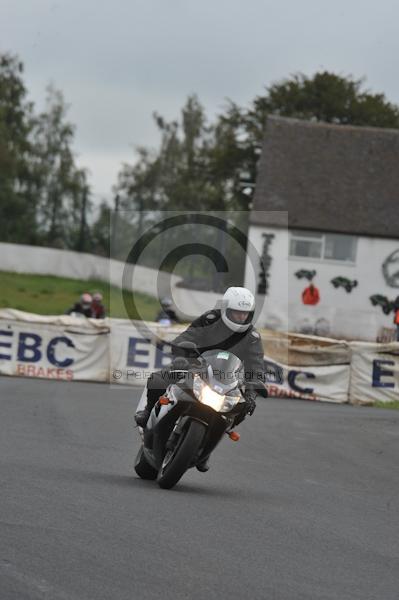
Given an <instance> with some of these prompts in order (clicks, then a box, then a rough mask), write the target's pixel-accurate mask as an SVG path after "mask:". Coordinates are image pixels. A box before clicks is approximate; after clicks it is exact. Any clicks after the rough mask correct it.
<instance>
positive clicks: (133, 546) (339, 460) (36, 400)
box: [0, 377, 399, 600]
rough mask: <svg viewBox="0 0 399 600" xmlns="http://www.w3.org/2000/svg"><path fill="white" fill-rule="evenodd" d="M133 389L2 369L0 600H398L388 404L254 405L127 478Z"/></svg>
mask: <svg viewBox="0 0 399 600" xmlns="http://www.w3.org/2000/svg"><path fill="white" fill-rule="evenodd" d="M138 396H139V391H138V390H134V389H130V390H129V389H127V388H117V387H116V386H114V387H110V386H107V385H101V384H93V383H66V382H62V383H59V382H52V381H39V380H29V379H15V378H7V377H1V378H0V415H1V418H0V478H1V499H0V599H1V600H42V599H46V600H47V599H48V600H77V599H79V600H103V599H104V600H125V599H126V600H136V599H138V600H139V599H140V600H155V599H158V598H159V599H162V600H169V599H170V600H172V599H173V600H180V599H183V598H187V599H189V600H213V599H217V600H221V599H224V598H226V599H227V598H228V599H229V600H235V599H237V600H238V599H240V600H242V599H243V598H251V599H267V600H291V599H292V600H302V599H303V600H313V599H315V600H316V599H317V600H333V599H334V600H358V599H359V600H397V599H398V598H399V412H398V411H393V410H381V409H372V408H355V407H350V406H339V405H332V404H318V403H312V402H302V401H297V400H284V399H269V400H261V401H259V403H258V407H257V410H256V412H255V414H254V416H253V417H251V418H248V419H247V420H246V421H245V423H243V425H242V426H241V429H240V431H241V440H240V442H238V443H233V442H231V441H230V440H228V439H227V438H226V439H225V440H224V441H223V442H222V444H221V445H220V446H219V447H218V448H217V449H216V451H215V453H214V455H213V457H212V466H211V470H210V471H209V472H208V473H205V474H203V473H199V472H198V471H197V470H190V471H189V472H188V473H186V475H185V476H184V477H183V479H182V480H181V482H180V484H178V485H177V486H176V488H175V489H173V490H171V491H167V490H161V489H160V488H159V487H158V486H157V484H156V483H154V482H146V481H142V480H140V479H138V478H137V477H136V476H135V473H134V472H133V467H132V466H133V461H134V457H135V454H136V452H137V450H138V448H139V436H138V434H137V431H135V430H134V428H133V419H132V415H133V412H134V409H135V406H136V403H137V400H138Z"/></svg>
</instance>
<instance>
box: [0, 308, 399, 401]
mask: <svg viewBox="0 0 399 600" xmlns="http://www.w3.org/2000/svg"><path fill="white" fill-rule="evenodd" d="M184 329H185V326H173V327H164V326H161V325H159V324H157V323H143V322H139V321H136V322H131V321H129V320H123V319H104V320H95V319H84V318H82V319H80V318H76V317H70V316H60V317H48V316H40V315H34V314H30V313H24V312H21V311H18V310H11V309H3V310H0V374H5V375H17V376H18V375H20V376H28V377H40V378H48V379H60V380H62V379H63V380H80V381H98V382H106V381H108V382H111V383H117V384H124V385H135V386H137V385H138V386H143V385H145V382H146V380H147V378H148V377H149V376H150V374H151V373H152V372H153V371H155V370H158V369H162V368H164V367H167V366H168V365H169V364H170V361H171V346H170V344H169V343H168V342H170V341H172V340H173V339H174V338H175V337H176V336H177V335H178V334H179V333H180V332H181V331H183V330H184ZM262 341H263V347H264V349H265V370H266V373H267V387H268V391H269V394H270V395H271V396H276V397H290V398H298V399H306V400H322V401H329V402H348V401H349V402H351V403H356V404H362V403H365V404H367V403H370V402H374V401H377V400H381V401H384V402H389V401H393V400H398V399H399V343H390V344H370V343H357V342H351V343H347V342H341V341H337V340H331V339H327V338H317V337H312V336H305V335H294V334H288V335H287V334H278V333H275V332H268V331H264V332H262Z"/></svg>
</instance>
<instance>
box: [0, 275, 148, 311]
mask: <svg viewBox="0 0 399 600" xmlns="http://www.w3.org/2000/svg"><path fill="white" fill-rule="evenodd" d="M97 291H98V292H101V293H102V295H103V297H104V304H105V307H106V310H107V315H109V316H112V317H115V318H128V315H127V313H126V310H125V306H124V302H123V297H122V292H121V290H120V289H119V288H116V287H110V286H109V285H108V284H107V283H104V282H103V281H95V280H88V281H82V280H79V279H67V278H64V277H54V276H53V275H30V274H27V273H8V272H2V271H0V308H17V309H18V310H24V311H26V312H32V313H36V314H39V315H63V314H65V312H66V311H67V310H68V309H69V308H70V307H72V306H73V305H74V304H75V302H77V301H78V299H79V296H80V295H81V294H83V292H91V293H93V292H97ZM134 301H135V304H136V307H137V311H136V313H135V314H132V315H131V317H132V318H138V319H144V320H149V321H152V320H154V319H155V317H156V314H157V312H158V310H159V303H158V300H156V299H155V298H153V297H152V296H148V295H147V294H142V293H141V292H136V293H134Z"/></svg>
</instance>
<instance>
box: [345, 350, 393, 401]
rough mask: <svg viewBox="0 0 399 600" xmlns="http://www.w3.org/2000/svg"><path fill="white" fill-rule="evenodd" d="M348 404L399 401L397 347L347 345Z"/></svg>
mask: <svg viewBox="0 0 399 600" xmlns="http://www.w3.org/2000/svg"><path fill="white" fill-rule="evenodd" d="M351 352H352V360H351V381H350V389H349V400H350V402H351V403H352V404H370V403H371V402H376V401H377V400H378V401H381V402H392V401H394V400H396V401H398V400H399V343H398V342H394V343H390V344H369V343H356V342H353V343H351Z"/></svg>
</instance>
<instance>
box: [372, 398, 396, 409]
mask: <svg viewBox="0 0 399 600" xmlns="http://www.w3.org/2000/svg"><path fill="white" fill-rule="evenodd" d="M373 406H375V407H376V408H391V409H392V408H393V409H396V410H399V400H394V401H393V402H374V404H373Z"/></svg>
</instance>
